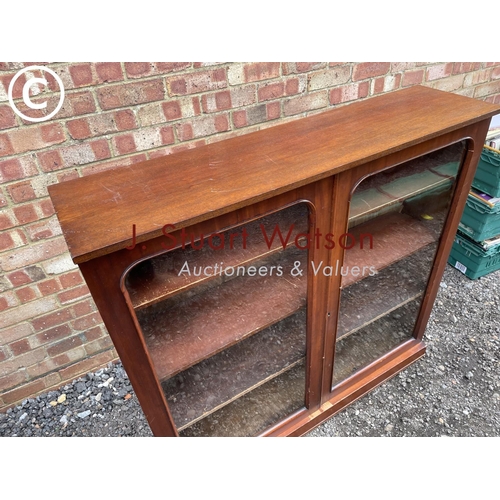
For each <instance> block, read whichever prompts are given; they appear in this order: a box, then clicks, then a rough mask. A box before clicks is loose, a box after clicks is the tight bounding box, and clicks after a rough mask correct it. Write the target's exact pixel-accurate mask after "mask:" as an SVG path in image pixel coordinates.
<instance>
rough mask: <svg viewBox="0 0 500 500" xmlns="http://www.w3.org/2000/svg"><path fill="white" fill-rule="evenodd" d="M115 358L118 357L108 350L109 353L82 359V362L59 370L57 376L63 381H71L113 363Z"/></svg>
mask: <svg viewBox="0 0 500 500" xmlns="http://www.w3.org/2000/svg"><path fill="white" fill-rule="evenodd" d="M117 358H118V356H117V354H116V352H115V351H114V349H112V350H111V349H110V350H109V351H105V352H102V353H100V354H97V355H96V356H93V357H91V358H87V359H84V360H82V361H79V362H78V363H75V364H73V365H71V366H68V367H67V368H64V369H62V370H60V372H59V375H60V376H61V378H62V379H64V380H71V379H74V378H76V377H78V376H79V375H81V374H82V373H88V372H89V371H92V370H93V369H97V368H100V367H102V366H104V365H106V364H107V363H109V362H110V361H115V360H116V359H117Z"/></svg>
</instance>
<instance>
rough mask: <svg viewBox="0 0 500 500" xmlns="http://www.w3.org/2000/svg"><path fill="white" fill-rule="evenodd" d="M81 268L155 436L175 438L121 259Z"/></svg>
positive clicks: (108, 260) (100, 259) (100, 260)
mask: <svg viewBox="0 0 500 500" xmlns="http://www.w3.org/2000/svg"><path fill="white" fill-rule="evenodd" d="M80 269H81V271H82V273H83V276H84V278H85V281H86V282H87V286H88V287H89V289H90V292H91V294H92V297H93V298H94V301H95V303H96V305H97V308H98V309H99V313H100V314H101V316H102V319H103V321H104V324H105V325H106V328H107V330H108V332H109V334H110V336H111V339H112V340H113V343H114V345H115V348H116V350H117V352H118V355H119V356H120V359H121V361H122V363H123V366H124V368H125V370H126V371H127V374H128V376H129V379H130V382H131V384H132V387H133V388H134V391H135V393H136V395H137V398H138V400H139V402H140V404H141V407H142V409H143V411H144V414H145V416H146V418H147V420H148V423H149V426H150V427H151V430H152V432H153V434H154V435H155V436H175V435H176V434H177V433H176V430H175V428H174V427H173V425H172V423H171V422H172V419H171V416H170V412H169V410H168V407H167V404H166V401H165V398H164V397H163V393H162V391H161V390H160V387H159V383H158V379H157V378H156V375H155V372H154V370H153V367H152V363H151V359H150V357H149V354H148V352H147V350H146V348H145V345H144V341H143V339H142V334H141V333H140V330H139V328H138V325H137V324H136V323H135V321H134V319H133V317H132V316H131V314H130V310H129V307H128V305H127V302H126V300H125V297H124V295H123V293H122V292H121V290H120V279H121V274H122V269H121V266H120V265H119V259H113V254H111V255H110V256H104V257H101V258H99V259H96V260H95V261H89V262H85V263H82V264H80Z"/></svg>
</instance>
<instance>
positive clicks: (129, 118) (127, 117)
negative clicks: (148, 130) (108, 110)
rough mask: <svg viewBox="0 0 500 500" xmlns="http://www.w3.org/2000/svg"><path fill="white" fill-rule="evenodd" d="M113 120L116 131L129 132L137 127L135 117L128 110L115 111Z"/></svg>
mask: <svg viewBox="0 0 500 500" xmlns="http://www.w3.org/2000/svg"><path fill="white" fill-rule="evenodd" d="M114 120H115V123H116V128H117V130H130V129H133V128H136V127H137V123H136V121H135V115H134V113H133V112H132V110H130V109H124V110H122V111H117V112H116V113H115V114H114Z"/></svg>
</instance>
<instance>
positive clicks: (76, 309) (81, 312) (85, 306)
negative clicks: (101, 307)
mask: <svg viewBox="0 0 500 500" xmlns="http://www.w3.org/2000/svg"><path fill="white" fill-rule="evenodd" d="M71 311H72V314H73V316H74V317H75V318H79V317H81V316H85V315H87V314H89V313H91V312H94V311H95V306H94V302H93V300H92V299H87V300H82V301H81V302H78V303H77V304H75V305H73V306H72V307H71Z"/></svg>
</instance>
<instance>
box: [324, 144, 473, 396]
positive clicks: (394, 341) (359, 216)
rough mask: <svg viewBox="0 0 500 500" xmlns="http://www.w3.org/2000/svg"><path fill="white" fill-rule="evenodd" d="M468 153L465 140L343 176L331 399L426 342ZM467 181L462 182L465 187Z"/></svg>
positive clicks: (328, 390)
mask: <svg viewBox="0 0 500 500" xmlns="http://www.w3.org/2000/svg"><path fill="white" fill-rule="evenodd" d="M467 152H468V141H467V140H462V141H457V142H454V143H452V144H449V145H447V146H444V147H436V148H432V149H431V152H429V153H427V154H422V155H420V156H417V157H413V158H411V159H410V160H408V161H402V162H397V163H396V164H395V165H393V166H391V165H390V159H388V160H386V161H385V162H384V161H382V162H379V163H378V164H379V165H380V164H382V165H381V166H382V168H374V165H366V166H362V167H358V168H357V169H353V170H352V171H351V172H347V173H346V174H345V175H344V176H343V178H342V177H340V176H339V180H338V181H339V183H340V184H343V185H344V191H345V193H347V195H346V196H348V197H349V199H348V203H346V204H345V207H346V212H347V213H346V214H345V215H346V217H344V218H342V217H339V221H342V220H343V221H346V220H347V225H343V226H342V224H345V222H339V223H338V228H337V229H338V230H339V231H341V232H342V233H344V244H343V246H342V248H339V249H337V252H336V257H337V258H336V259H335V258H334V259H333V261H332V266H333V267H334V268H335V269H334V274H335V275H336V276H337V279H338V283H339V284H340V287H339V289H338V290H336V289H334V290H333V291H332V293H331V295H330V298H331V300H332V302H331V303H330V307H331V308H332V309H335V310H336V311H337V322H336V324H335V325H332V327H331V330H330V333H331V337H330V338H331V343H330V349H331V352H330V353H329V354H330V355H332V354H333V359H332V361H331V366H332V367H331V371H329V373H328V374H327V379H326V380H327V383H328V386H327V388H326V391H325V392H326V393H327V394H328V396H327V397H331V395H330V394H331V393H332V392H333V393H335V391H337V392H339V391H341V390H342V387H343V386H346V385H348V384H349V381H350V380H352V381H355V380H356V377H357V379H358V380H361V379H362V378H363V377H364V378H365V380H367V381H369V380H370V377H371V376H372V377H375V372H376V370H377V365H378V366H381V365H382V364H383V363H384V360H386V362H387V363H389V360H390V357H391V355H394V353H397V352H398V350H399V351H402V350H404V349H405V348H410V346H415V344H416V343H417V342H420V341H421V339H422V336H423V330H424V328H425V324H426V318H427V317H428V315H429V313H430V309H431V307H432V302H433V297H431V296H432V295H433V294H435V291H436V287H437V285H438V282H439V279H440V277H441V273H439V272H437V265H438V262H439V263H440V264H439V265H440V267H441V272H442V267H443V265H442V263H441V261H442V260H443V259H442V258H440V259H437V258H436V255H437V252H438V248H440V247H443V245H445V244H446V241H445V240H447V239H449V237H450V236H449V234H447V235H446V238H443V230H444V229H445V224H446V221H447V219H448V214H449V211H450V207H451V206H452V201H453V199H454V194H455V191H456V187H457V180H458V179H459V177H460V173H461V169H462V166H463V165H464V164H465V163H466V161H465V160H466V159H467V162H468V161H469V160H470V156H471V154H467ZM412 154H414V153H412V152H411V151H410V152H409V154H408V155H409V156H411V155H412ZM400 156H401V157H404V153H403V154H401V155H400ZM468 178H470V175H469V176H468ZM465 181H466V179H465V177H464V176H462V179H461V184H462V186H463V185H464V182H465ZM469 182H470V181H469ZM467 190H468V188H467ZM462 198H463V196H462ZM455 205H456V200H455ZM448 226H449V224H448ZM449 229H450V228H449V227H448V230H447V233H450V230H449ZM440 253H443V248H441V252H440ZM429 285H432V289H433V291H432V292H431V291H430V288H431V287H430V286H429ZM424 304H425V307H424V306H423V305H424ZM424 317H425V320H424Z"/></svg>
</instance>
